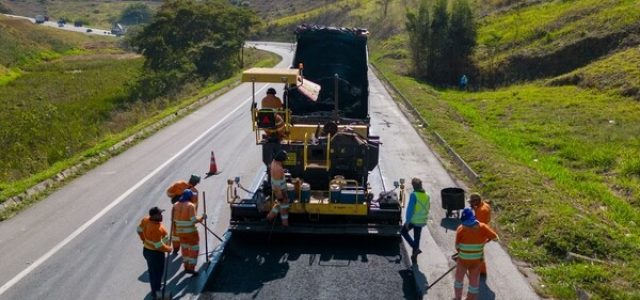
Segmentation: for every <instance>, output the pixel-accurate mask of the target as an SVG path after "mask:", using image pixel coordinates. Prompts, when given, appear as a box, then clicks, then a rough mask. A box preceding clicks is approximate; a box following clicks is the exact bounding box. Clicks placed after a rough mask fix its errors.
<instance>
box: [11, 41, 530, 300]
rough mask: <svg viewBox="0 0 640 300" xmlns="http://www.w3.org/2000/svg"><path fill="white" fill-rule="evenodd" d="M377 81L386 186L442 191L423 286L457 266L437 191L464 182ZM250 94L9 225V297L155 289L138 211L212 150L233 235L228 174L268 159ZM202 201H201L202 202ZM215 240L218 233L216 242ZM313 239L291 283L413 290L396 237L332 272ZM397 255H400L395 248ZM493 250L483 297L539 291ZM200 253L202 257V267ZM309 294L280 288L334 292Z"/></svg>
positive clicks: (250, 174) (292, 265)
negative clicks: (374, 283)
mask: <svg viewBox="0 0 640 300" xmlns="http://www.w3.org/2000/svg"><path fill="white" fill-rule="evenodd" d="M260 47H261V48H264V49H269V50H270V51H273V52H276V53H278V54H279V55H281V56H282V57H283V58H284V61H283V62H282V63H280V65H279V66H280V67H287V66H288V64H289V62H290V61H291V55H292V52H291V50H292V48H291V46H290V45H283V44H273V43H270V44H265V43H262V44H261V45H260ZM370 80H371V86H370V90H371V114H372V123H373V129H372V131H373V133H374V134H377V135H380V136H381V140H382V142H383V146H382V150H381V154H380V161H381V163H380V171H381V175H382V177H383V179H384V180H385V182H386V187H387V188H391V184H392V182H393V181H394V180H397V179H398V178H400V177H403V178H407V179H408V178H411V177H412V176H418V177H421V178H422V179H423V181H424V182H425V188H427V191H429V192H431V194H432V196H433V201H434V202H433V203H434V204H433V205H432V206H431V207H432V209H431V217H430V218H431V220H430V224H429V231H430V234H424V236H425V238H424V240H423V248H424V251H425V253H424V254H422V255H421V256H420V261H419V264H420V266H421V267H420V268H414V269H413V271H414V272H415V273H416V274H417V278H418V282H417V284H418V287H423V286H424V285H425V284H427V283H428V282H429V280H431V281H433V280H434V279H435V278H436V277H438V276H439V275H440V274H442V273H443V271H444V270H447V269H448V267H449V263H450V262H448V261H447V258H448V257H449V255H451V254H452V252H453V232H452V230H448V229H446V227H451V226H455V224H448V223H446V220H445V221H442V218H443V212H442V210H440V209H439V205H438V204H439V201H440V200H439V190H440V189H441V188H443V187H447V186H453V185H455V182H454V181H453V179H452V178H451V177H450V176H449V175H448V174H447V172H446V171H445V170H444V168H443V167H442V165H441V164H440V162H439V160H438V159H437V158H436V157H435V156H434V154H433V153H432V152H431V151H430V149H429V148H428V146H427V145H425V144H424V143H423V142H422V140H421V139H420V137H419V136H418V135H417V133H416V132H415V130H414V129H413V128H412V127H411V125H410V123H409V122H408V121H407V120H406V119H405V118H404V117H403V115H402V114H401V113H400V110H399V109H398V107H397V105H396V104H395V103H394V102H393V101H392V100H391V99H390V97H389V96H388V95H387V93H386V91H385V90H384V88H383V87H382V86H381V84H380V82H379V81H378V80H377V79H375V77H373V75H372V74H370ZM266 87H267V86H266V85H262V84H258V85H256V92H257V94H258V95H260V97H261V96H262V95H264V94H265V91H266ZM250 98H251V88H250V85H248V84H243V85H241V86H239V87H237V88H235V89H232V90H231V91H229V92H228V93H226V94H225V95H223V96H221V97H219V98H218V99H216V100H215V101H212V102H211V103H209V104H207V105H205V106H204V107H202V108H201V109H199V110H198V111H196V112H194V113H192V114H191V115H189V116H187V117H185V118H183V119H182V120H180V121H178V122H176V123H174V124H173V125H171V126H169V127H166V128H165V129H163V130H161V131H159V132H158V133H156V134H154V135H153V136H151V137H149V138H147V139H146V140H145V141H142V142H140V143H139V144H138V145H136V146H134V147H132V148H131V149H129V150H128V151H126V152H124V153H122V154H120V155H119V156H117V157H115V158H113V159H111V160H109V161H108V162H106V163H105V164H103V165H101V166H99V167H97V168H95V169H94V170H92V171H90V172H88V173H87V174H85V175H83V176H81V177H79V178H77V179H76V180H74V181H73V182H71V183H70V184H68V185H67V186H65V187H64V188H63V189H60V190H58V191H56V192H55V193H53V194H51V195H50V196H49V197H47V198H46V199H44V200H43V201H40V202H39V203H37V204H35V205H34V206H33V207H31V208H29V209H27V210H25V211H24V212H22V213H20V214H19V215H17V216H15V217H13V218H12V219H10V220H7V221H4V222H2V223H0V261H1V262H2V263H1V264H2V265H1V268H0V269H1V270H2V271H1V272H0V299H143V298H145V297H148V296H147V294H148V291H149V287H148V283H147V274H146V266H145V262H144V259H143V258H142V246H141V243H140V241H139V239H138V237H137V234H136V232H135V229H136V226H137V224H138V222H139V220H140V218H142V217H143V216H144V215H146V214H147V211H148V209H149V208H150V207H152V206H156V205H158V206H160V207H161V208H166V209H168V208H169V207H170V202H169V199H168V198H167V197H166V196H165V194H164V192H165V190H166V188H167V187H168V186H169V184H170V183H171V182H173V181H174V180H177V179H186V178H188V176H189V175H190V174H191V173H196V174H200V175H204V173H205V172H207V171H208V167H209V159H210V152H211V151H212V150H214V151H215V154H216V160H217V162H218V167H219V169H221V170H222V174H221V175H218V176H214V177H210V178H207V179H203V181H202V183H201V184H200V185H199V186H198V188H199V189H200V191H204V192H206V195H207V209H208V215H209V216H210V218H209V224H210V225H211V228H212V229H213V231H215V232H218V233H222V232H224V231H225V229H226V226H227V223H228V216H229V210H228V207H227V205H226V203H225V200H224V195H225V187H226V179H227V178H232V177H235V176H240V177H241V180H242V182H243V183H245V185H248V184H249V183H250V182H251V181H252V179H253V178H254V177H255V175H256V171H257V170H258V169H259V168H260V166H261V161H260V148H259V147H258V146H255V140H254V134H253V133H252V132H251V126H250V115H249V108H250ZM200 207H201V209H202V206H200ZM165 217H167V216H165ZM164 223H165V226H167V227H168V225H169V220H168V219H166V218H165V221H164ZM201 239H202V238H201ZM203 241H204V239H202V240H201V246H200V248H201V249H205V245H204V242H203ZM218 243H219V242H218V241H217V240H215V239H214V238H211V237H210V238H209V249H212V248H213V247H214V246H216V245H217V244H218ZM243 245H245V244H243V243H238V244H235V242H233V243H231V244H230V246H231V247H235V248H236V249H241V250H242V251H245V252H244V253H245V255H254V254H255V255H260V253H262V252H260V250H259V249H245V248H244V247H243ZM311 245H316V246H317V247H315V246H313V247H310V246H308V245H299V246H300V248H292V249H290V250H289V251H292V253H294V255H295V253H297V255H299V258H298V259H297V260H290V261H288V262H287V264H288V266H289V267H288V268H286V269H281V271H280V273H278V274H279V275H278V276H284V277H283V278H287V279H288V278H291V279H292V280H293V282H296V281H295V280H303V279H305V276H306V277H307V278H306V279H307V280H315V282H316V284H321V283H317V282H318V280H320V282H323V281H322V280H324V279H326V278H333V277H341V276H342V280H337V281H336V284H338V283H342V284H343V285H337V286H334V285H332V286H330V287H326V289H330V290H333V289H347V290H349V291H352V289H351V282H350V281H349V280H348V279H350V278H352V277H355V278H353V279H354V280H357V281H358V282H360V283H363V282H365V281H367V280H366V279H367V278H369V277H367V276H369V275H367V272H374V274H379V275H376V276H375V278H376V279H378V278H379V279H380V280H390V281H393V282H394V286H395V288H394V289H393V294H392V295H388V296H389V297H386V294H385V293H391V292H388V290H381V291H380V292H379V293H378V294H376V295H380V297H381V298H380V299H383V298H384V299H395V298H396V297H395V296H404V295H409V294H405V293H406V291H405V290H406V286H405V284H406V282H405V279H406V277H405V276H404V275H402V274H405V273H400V272H401V271H402V269H403V268H407V267H408V266H406V265H403V263H402V259H401V260H400V262H397V263H396V262H395V261H393V260H391V262H390V260H389V259H388V258H389V257H397V255H398V254H400V253H401V251H400V249H401V247H400V246H399V244H398V243H396V245H395V246H393V245H392V246H390V247H392V248H391V249H387V248H385V247H384V246H381V247H382V248H380V249H377V250H376V247H375V246H373V251H369V250H366V249H365V250H357V249H356V250H354V252H349V248H341V249H339V250H338V252H340V253H341V255H344V256H345V257H347V258H348V259H340V258H334V259H329V260H326V262H329V263H334V264H338V263H346V262H349V263H350V264H352V265H350V266H351V267H353V269H351V268H350V267H346V268H337V267H336V268H333V270H335V271H331V270H332V268H327V267H323V266H321V262H323V259H319V260H317V261H316V260H314V261H315V262H317V264H308V263H307V262H309V261H310V260H311V259H312V257H317V256H318V255H320V257H322V256H323V253H324V254H326V253H330V251H331V248H322V247H323V246H322V244H320V245H318V244H313V243H312V244H311ZM394 249H397V250H394ZM252 251H253V252H252ZM264 251H265V252H264V254H262V255H263V257H265V256H268V254H267V252H266V251H268V252H269V253H275V255H276V256H277V255H281V254H282V253H283V251H284V250H283V249H279V248H277V247H273V248H271V247H268V248H266V249H265V250H264ZM327 251H329V252H327ZM394 251H396V252H397V253H391V252H394ZM363 252H364V253H367V255H366V259H367V260H369V261H370V262H380V263H372V264H363V263H362V259H358V260H357V261H358V262H356V260H353V262H350V261H352V259H350V258H349V257H355V256H356V255H358V253H363ZM241 253H242V252H241ZM390 253H391V254H390ZM487 256H488V257H489V258H490V259H491V261H490V262H489V270H490V271H489V272H490V275H489V277H488V279H487V281H486V282H485V283H484V285H483V290H484V291H485V292H484V294H483V297H482V298H483V299H493V298H495V299H513V298H514V295H518V296H517V297H516V298H518V299H534V298H536V296H535V294H534V293H533V292H532V290H531V287H530V286H529V285H528V284H527V282H526V281H525V280H524V279H523V276H522V275H521V274H520V273H519V272H518V271H517V270H516V268H515V267H514V265H513V264H512V263H511V261H510V259H509V257H508V256H507V255H506V253H505V252H504V251H503V250H502V249H501V248H500V247H499V245H497V244H492V245H489V246H488V250H487ZM201 258H203V256H201ZM223 259H226V258H223ZM265 259H266V261H270V262H271V265H277V263H274V260H273V257H271V259H272V260H268V259H267V258H265ZM203 260H204V259H201V260H200V262H199V264H200V265H201V264H202V261H203ZM224 262H232V260H225V261H224ZM385 262H387V263H386V264H385ZM365 265H367V267H365ZM221 266H222V267H224V268H234V267H241V268H242V269H246V272H254V271H259V270H261V269H260V268H258V267H256V268H253V267H252V264H251V261H245V262H244V263H243V264H241V265H240V266H235V265H234V264H233V263H232V264H224V263H223V264H222V265H221ZM371 266H374V267H371ZM377 267H379V268H381V269H379V270H373V271H372V269H371V268H377ZM309 268H311V269H309ZM338 269H339V270H341V271H339V270H338ZM221 270H224V269H221ZM310 270H311V271H310ZM381 270H387V272H383V271H381ZM388 270H391V271H388ZM332 272H333V273H332ZM376 272H377V273H376ZM170 274H171V278H170V280H169V284H170V288H171V289H172V290H173V291H174V294H175V295H177V296H178V297H182V298H191V297H190V296H192V295H193V293H194V292H195V291H196V290H197V289H198V288H199V286H200V285H202V284H204V282H203V281H204V280H206V276H201V278H200V280H197V279H193V278H191V277H190V276H187V275H185V274H184V273H183V272H182V271H181V269H180V259H179V258H178V259H172V263H171V266H170ZM316 275H321V276H320V277H316ZM255 276H256V277H258V278H265V277H264V276H268V274H262V273H257V274H255ZM261 276H262V277H261ZM384 276H388V277H384ZM214 278H215V277H214ZM267 278H268V277H267ZM278 278H280V277H278ZM224 280H231V279H229V278H225V279H224ZM363 284H364V283H363ZM261 286H262V287H261ZM264 286H265V285H253V286H252V287H253V288H248V290H245V291H244V292H245V293H247V295H249V294H255V293H258V294H259V295H262V298H270V297H268V296H265V295H266V294H264V293H262V292H259V291H260V290H261V289H262V290H265V288H266V289H267V290H268V286H269V284H266V286H267V287H264ZM452 286H453V279H452V278H451V277H450V276H449V277H446V278H445V279H443V280H442V281H441V282H440V283H439V284H438V285H436V286H435V287H434V288H433V289H431V290H429V293H428V294H426V297H428V298H430V299H443V298H445V299H446V298H450V297H451V296H452V290H453V288H452ZM326 289H323V290H322V291H325V290H326ZM213 291H214V293H213V294H211V295H213V296H212V297H214V298H215V297H217V296H216V294H215V291H216V290H215V289H213ZM300 291H304V289H301V288H290V289H288V290H285V291H284V292H282V295H289V296H290V297H289V298H305V299H306V298H325V297H324V295H325V294H322V293H320V290H313V289H311V290H307V292H306V293H307V294H302V295H300V294H293V293H294V292H300ZM353 291H355V290H353ZM486 291H489V292H486ZM221 292H222V293H223V294H221V295H225V294H224V293H228V292H229V291H226V290H222V291H221ZM287 292H291V294H287ZM325 292H326V291H325ZM336 295H338V294H336V292H327V294H326V296H327V298H332V297H333V296H336ZM220 297H222V296H220Z"/></svg>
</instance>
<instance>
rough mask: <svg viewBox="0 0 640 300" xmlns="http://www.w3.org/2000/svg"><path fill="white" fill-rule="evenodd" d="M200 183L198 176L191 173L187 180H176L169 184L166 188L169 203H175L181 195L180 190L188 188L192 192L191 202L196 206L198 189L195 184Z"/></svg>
mask: <svg viewBox="0 0 640 300" xmlns="http://www.w3.org/2000/svg"><path fill="white" fill-rule="evenodd" d="M198 183H200V176H198V175H191V177H189V181H188V182H187V181H184V180H178V181H176V182H174V183H172V184H171V186H170V187H169V188H168V189H167V196H169V198H171V204H175V203H176V202H178V200H179V199H180V197H181V196H182V192H183V191H184V190H186V189H190V190H191V192H192V193H193V198H192V199H191V202H192V203H193V204H194V205H195V206H196V208H198V189H196V185H198Z"/></svg>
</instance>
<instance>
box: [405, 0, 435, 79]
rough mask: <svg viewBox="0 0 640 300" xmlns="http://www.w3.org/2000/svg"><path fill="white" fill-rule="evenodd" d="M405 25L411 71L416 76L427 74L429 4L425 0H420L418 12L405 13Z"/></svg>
mask: <svg viewBox="0 0 640 300" xmlns="http://www.w3.org/2000/svg"><path fill="white" fill-rule="evenodd" d="M406 16H407V21H406V23H405V27H406V28H407V32H408V33H409V48H410V49H409V50H410V52H411V60H412V61H413V72H414V75H415V76H417V77H422V78H425V77H426V76H427V66H428V64H427V57H428V55H429V48H428V46H429V31H430V28H429V26H430V23H429V5H428V3H427V0H422V1H421V2H420V6H419V7H418V13H417V14H415V13H414V12H412V11H407V13H406Z"/></svg>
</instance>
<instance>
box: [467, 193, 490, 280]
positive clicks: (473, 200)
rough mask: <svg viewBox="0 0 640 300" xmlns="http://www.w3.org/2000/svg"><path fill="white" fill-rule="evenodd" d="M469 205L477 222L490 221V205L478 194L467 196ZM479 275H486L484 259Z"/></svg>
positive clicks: (487, 222) (486, 222)
mask: <svg viewBox="0 0 640 300" xmlns="http://www.w3.org/2000/svg"><path fill="white" fill-rule="evenodd" d="M469 205H471V208H473V213H474V214H475V216H476V219H477V220H478V222H480V223H485V224H487V225H489V222H491V206H489V204H488V203H487V202H486V201H484V200H483V199H482V197H480V194H478V193H472V194H471V195H470V196H469ZM480 276H487V264H485V262H484V260H483V261H482V266H481V267H480Z"/></svg>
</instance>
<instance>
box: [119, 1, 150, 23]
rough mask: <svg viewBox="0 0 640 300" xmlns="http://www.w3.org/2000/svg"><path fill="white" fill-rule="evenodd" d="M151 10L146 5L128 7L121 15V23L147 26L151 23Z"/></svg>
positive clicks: (136, 4) (138, 4) (139, 4)
mask: <svg viewBox="0 0 640 300" xmlns="http://www.w3.org/2000/svg"><path fill="white" fill-rule="evenodd" d="M152 14H153V13H152V12H151V9H150V8H149V6H147V5H146V4H144V3H134V4H131V5H129V6H127V7H126V8H125V9H124V10H123V11H122V14H121V15H120V23H122V24H125V25H135V24H146V23H149V22H151V15H152Z"/></svg>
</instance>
